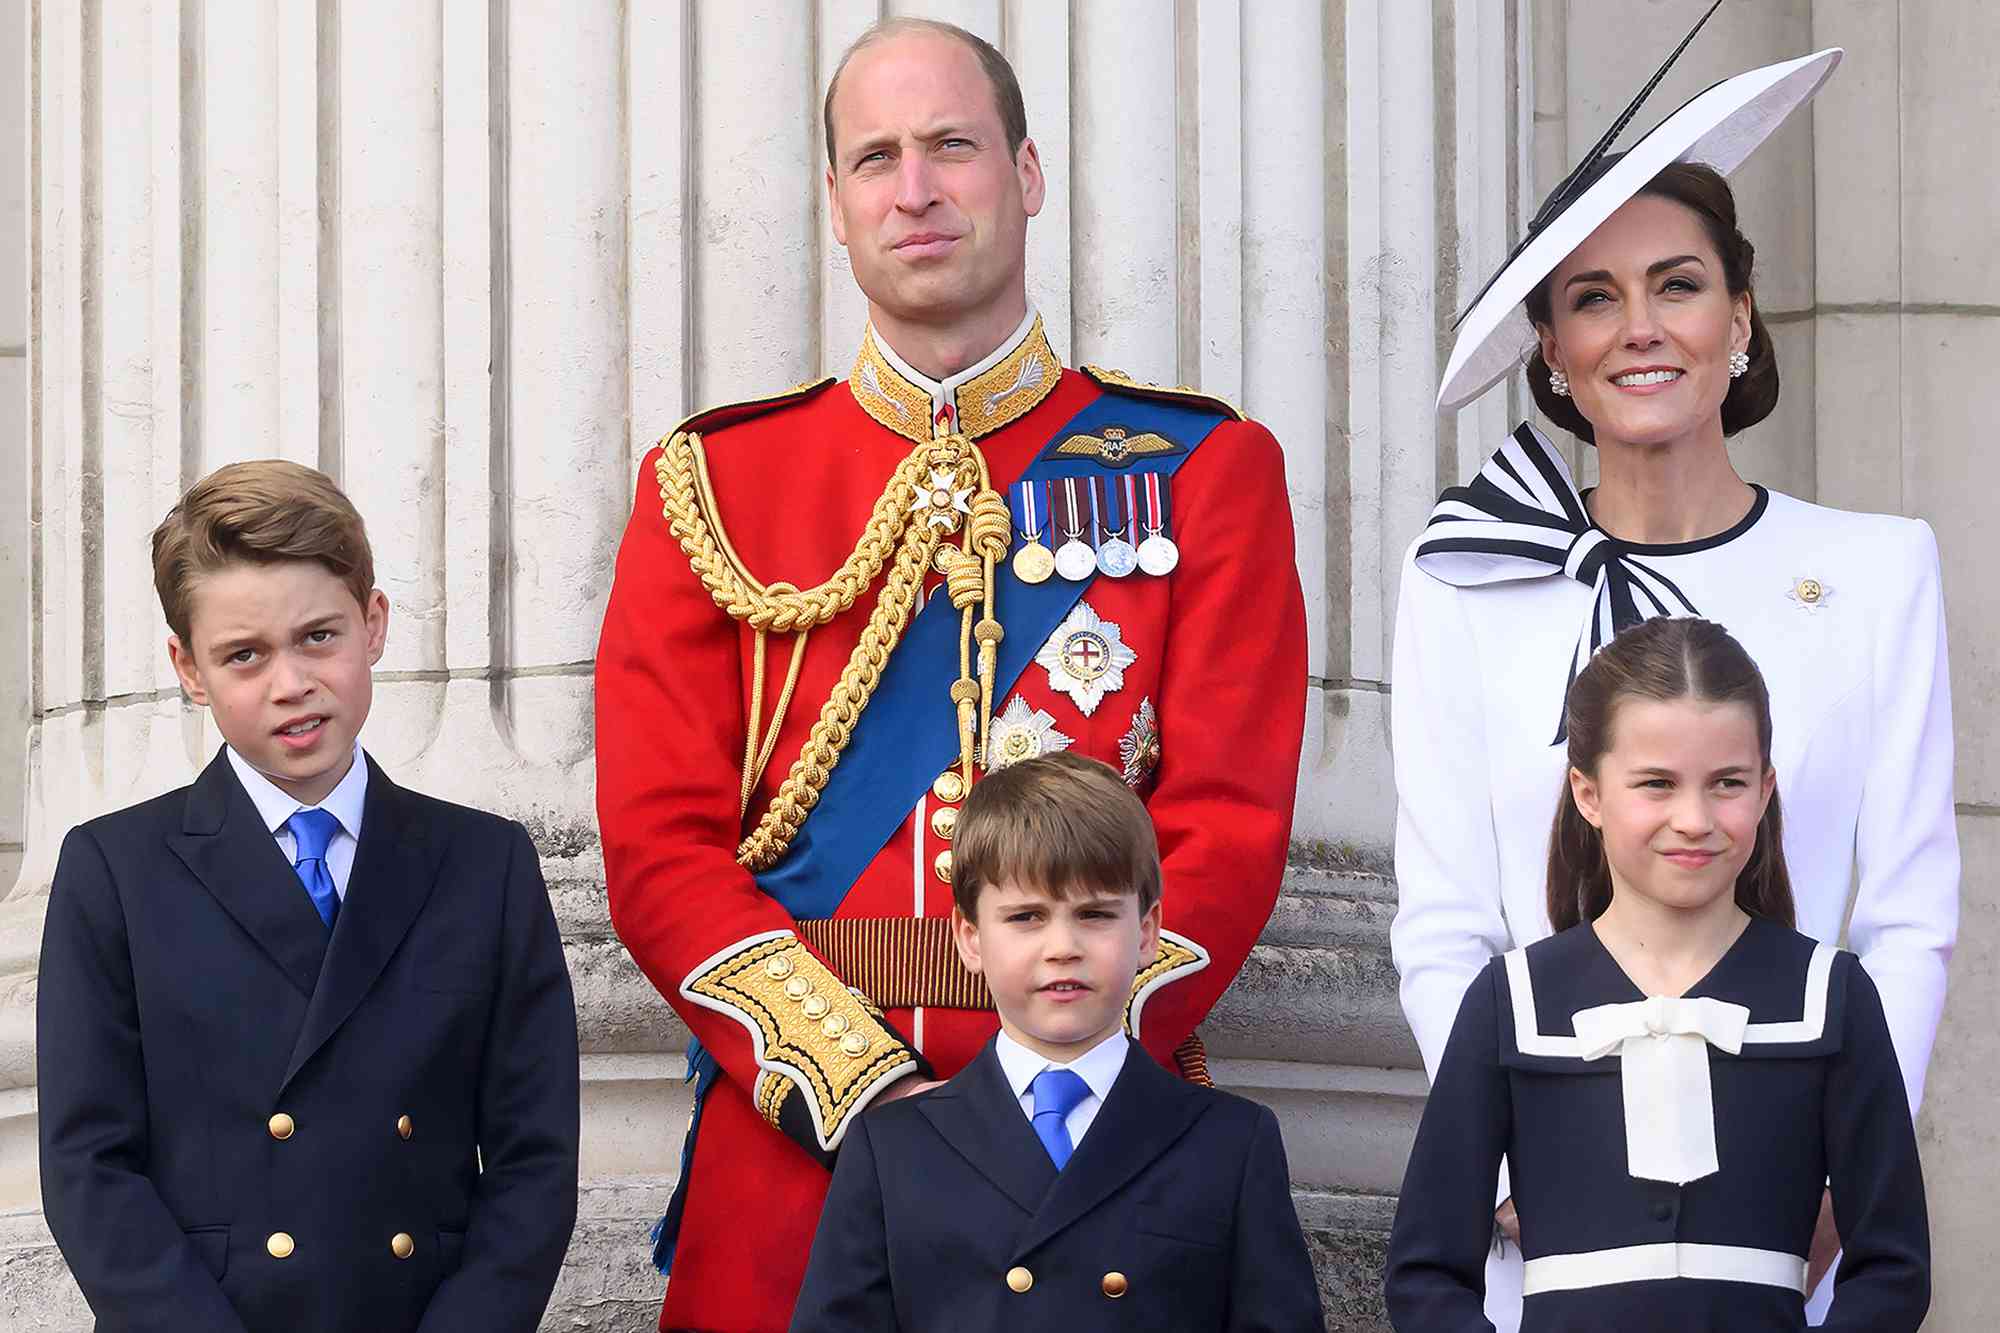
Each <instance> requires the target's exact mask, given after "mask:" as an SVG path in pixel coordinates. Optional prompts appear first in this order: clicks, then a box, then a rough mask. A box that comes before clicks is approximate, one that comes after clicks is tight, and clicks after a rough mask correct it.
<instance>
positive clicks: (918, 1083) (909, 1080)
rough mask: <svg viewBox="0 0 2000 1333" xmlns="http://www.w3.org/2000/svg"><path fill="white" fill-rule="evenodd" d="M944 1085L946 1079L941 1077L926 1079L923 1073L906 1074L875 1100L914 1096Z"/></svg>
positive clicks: (894, 1099)
mask: <svg viewBox="0 0 2000 1333" xmlns="http://www.w3.org/2000/svg"><path fill="white" fill-rule="evenodd" d="M943 1086H944V1080H943V1079H941V1078H933V1079H926V1078H925V1077H923V1076H922V1075H921V1074H905V1075H903V1076H902V1077H901V1078H899V1079H897V1080H896V1081H895V1082H894V1083H891V1084H890V1085H889V1086H888V1087H887V1088H884V1089H883V1090H882V1094H881V1096H879V1097H877V1098H876V1099H875V1100H876V1101H878V1102H893V1101H897V1100H899V1099H901V1098H904V1097H914V1096H916V1095H917V1094H918V1093H920V1092H929V1091H930V1090H931V1089H932V1088H941V1087H943Z"/></svg>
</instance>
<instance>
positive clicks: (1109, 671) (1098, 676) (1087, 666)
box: [1035, 602, 1139, 717]
mask: <svg viewBox="0 0 2000 1333" xmlns="http://www.w3.org/2000/svg"><path fill="white" fill-rule="evenodd" d="M1138 660H1139V654H1137V653H1135V652H1133V651H1132V650H1131V649H1130V648H1127V647H1126V646H1125V639H1124V636H1123V634H1122V633H1121V632H1120V631H1119V628H1118V622H1117V621H1115V620H1105V619H1103V618H1102V617H1100V616H1099V615H1098V614H1097V612H1095V611H1093V610H1091V609H1090V603H1088V602H1078V603H1077V604H1076V607H1075V609H1073V610H1072V611H1071V612H1070V613H1069V618H1068V619H1066V620H1064V621H1063V623H1062V624H1060V625H1058V626H1056V632H1055V633H1053V634H1051V635H1050V636H1049V641H1048V642H1047V643H1045V644H1043V645H1042V650H1041V651H1040V652H1038V653H1036V654H1035V665H1037V666H1040V667H1044V668H1046V669H1047V670H1048V673H1049V688H1050V689H1052V690H1058V691H1060V692H1062V693H1063V694H1067V695H1068V696H1069V697H1070V698H1071V699H1073V700H1075V702H1076V707H1077V711H1078V712H1080V713H1082V714H1083V715H1084V716H1085V717H1089V716H1090V715H1091V714H1092V713H1094V712H1096V711H1097V705H1098V704H1100V703H1102V702H1104V696H1105V695H1107V694H1110V693H1112V692H1113V691H1116V690H1120V689H1123V688H1124V686H1125V668H1126V667H1128V666H1131V665H1132V664H1133V663H1134V662H1136V661H1138Z"/></svg>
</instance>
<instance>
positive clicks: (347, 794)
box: [223, 741, 368, 842]
mask: <svg viewBox="0 0 2000 1333" xmlns="http://www.w3.org/2000/svg"><path fill="white" fill-rule="evenodd" d="M223 753H225V754H227V755H228V756H229V766H230V767H231V768H233V769H235V770H236V780H237V781H238V782H240V783H242V784H243V790H244V791H246V792H248V793H249V795H250V803H251V804H252V805H254V806H256V807H257V817H258V818H259V819H262V820H263V821H264V827H265V829H266V830H268V831H269V832H270V833H272V834H273V835H275V834H276V833H277V832H278V830H279V829H281V828H283V827H284V826H285V821H286V820H288V819H290V818H291V817H292V816H293V815H294V814H297V813H298V812H299V811H301V810H305V809H309V808H310V807H308V806H306V805H305V804H304V803H302V802H301V801H299V800H298V798H296V797H294V796H291V795H288V794H287V793H285V792H283V791H281V790H279V788H278V786H277V784H276V783H274V782H272V781H271V780H270V779H269V778H267V777H265V776H264V775H263V774H262V773H259V772H258V771H257V770H256V769H255V768H253V767H251V765H250V761H249V760H247V759H245V758H244V757H243V756H242V755H240V754H238V753H236V747H235V746H233V745H225V746H224V747H223ZM367 795H368V760H367V757H366V756H365V755H363V754H362V752H361V742H360V741H356V742H354V762H353V763H352V764H349V765H348V767H347V776H346V777H344V778H342V779H341V780H340V782H339V784H338V785H337V786H335V787H334V789H333V790H332V791H330V792H328V793H327V794H326V799H325V800H323V801H321V802H320V803H319V808H320V809H322V810H324V811H326V812H327V813H328V814H330V815H332V816H333V817H334V818H335V819H337V820H339V821H340V827H341V830H342V831H343V832H345V833H346V834H347V836H348V837H350V838H353V839H354V840H355V841H357V842H358V841H360V839H361V809H362V806H363V805H364V804H365V802H366V798H367Z"/></svg>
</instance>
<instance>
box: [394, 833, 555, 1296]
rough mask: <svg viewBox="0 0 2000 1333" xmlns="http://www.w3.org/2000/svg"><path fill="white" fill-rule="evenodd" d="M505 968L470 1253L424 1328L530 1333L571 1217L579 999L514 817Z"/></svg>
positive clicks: (483, 1100) (488, 1071) (483, 1091)
mask: <svg viewBox="0 0 2000 1333" xmlns="http://www.w3.org/2000/svg"><path fill="white" fill-rule="evenodd" d="M508 834H509V838H510V843H511V845H510V847H509V848H508V856H507V871H506V888H505V893H504V896H503V898H502V900H501V908H500V910H501V911H502V912H503V913H504V914H505V915H504V918H503V920H502V924H501V932H500V950H501V953H500V962H499V967H500V975H499V978H498V983H497V986H496V989H495V999H494V1005H493V1015H492V1018H491V1020H490V1021H489V1023H488V1027H487V1033H486V1047H485V1050H484V1051H483V1052H482V1053H481V1056H480V1063H479V1109H478V1133H479V1160H480V1172H479V1184H478V1186H477V1189H476V1190H475V1192H474V1194H473V1196H472V1215H471V1217H470V1219H469V1220H468V1223H467V1226H466V1233H465V1259H464V1262H463V1264H462V1265H461V1266H460V1268H459V1270H458V1271H457V1272H456V1273H453V1274H452V1275H451V1276H450V1277H448V1278H446V1279H445V1280H444V1282H443V1283H442V1284H440V1285H439V1287H438V1289H437V1292H436V1294H435V1295H433V1296H432V1297H431V1302H430V1305H429V1307H428V1308H427V1309H426V1310H425V1311H424V1319H423V1323H422V1324H421V1325H420V1326H419V1333H456V1331H457V1330H460V1329H469V1328H477V1329H481V1330H485V1331H486V1333H503V1331H504V1333H534V1330H535V1329H536V1328H537V1327H539V1326H540V1324H541V1321H542V1312H543V1310H544V1309H546V1308H547V1306H548V1303H549V1295H550V1293H551V1292H553V1291H554V1290H555V1285H556V1277H557V1275H558V1274H559V1273H560V1272H561V1271H562V1261H563V1255H564V1253H565V1252H566V1251H567V1250H568V1249H569V1240H570V1233H571V1231H572V1230H573V1229H574V1228H575V1226H576V1192H577V1184H576V1181H577V1132H578V1121H579V1116H580V1107H579V1100H578V1093H579V1087H578V1084H579V1071H578V1058H577V1036H576V1001H575V998H574V996H573V995H572V994H571V991H570V984H569V967H568V964H567V963H566V962H565V961H564V959H563V951H562V936H561V934H560V933H559V932H558V930H557V928H556V918H555V913H554V911H553V910H552V909H551V908H550V906H549V893H548V889H547V887H546V886H545V885H544V884H543V882H542V867H541V862H540V860H539V859H538V858H537V857H536V855H535V845H534V843H533V842H532V841H531V840H530V839H529V837H528V832H527V830H526V829H524V828H522V827H521V826H520V825H519V824H510V825H508Z"/></svg>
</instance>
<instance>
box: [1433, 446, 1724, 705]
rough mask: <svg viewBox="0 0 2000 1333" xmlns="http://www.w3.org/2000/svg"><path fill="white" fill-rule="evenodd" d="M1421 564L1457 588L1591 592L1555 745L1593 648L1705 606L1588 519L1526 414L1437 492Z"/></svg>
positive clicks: (1562, 467)
mask: <svg viewBox="0 0 2000 1333" xmlns="http://www.w3.org/2000/svg"><path fill="white" fill-rule="evenodd" d="M1417 568H1419V569H1421V570H1423V571H1424V572H1425V573H1426V574H1429V575H1430V576H1431V577H1432V578H1435V579H1437V580H1439V581H1440V582H1444V583H1449V584H1452V585H1454V586H1456V587H1460V588H1466V587H1477V586H1480V585H1482V584H1487V583H1506V582H1510V581H1512V580H1515V579H1539V578H1547V577H1549V576H1550V575H1554V574H1566V575H1568V576H1569V577H1570V578H1573V579H1575V580H1576V581H1577V582H1578V583H1581V584H1582V585H1583V586H1584V587H1586V588H1589V589H1590V590H1591V592H1592V593H1593V594H1594V596H1593V598H1592V602H1591V611H1590V617H1589V619H1588V620H1587V621H1586V622H1585V624H1584V627H1583V631H1582V633H1580V634H1579V635H1578V636H1577V641H1576V651H1575V652H1574V653H1573V654H1571V656H1570V664H1569V679H1568V680H1566V681H1564V682H1563V698H1564V701H1565V707H1564V709H1563V710H1562V712H1561V714H1559V715H1558V717H1557V718H1556V738H1555V741H1554V742H1552V743H1553V744H1557V745H1560V744H1561V743H1562V742H1563V741H1564V740H1566V739H1568V736H1569V728H1568V723H1567V717H1568V708H1567V700H1568V697H1569V687H1570V685H1571V684H1572V683H1574V682H1575V680H1576V676H1577V673H1578V672H1579V671H1581V670H1583V668H1584V667H1585V666H1587V665H1588V664H1589V662H1590V659H1591V655H1592V654H1594V653H1595V652H1596V651H1597V650H1598V649H1599V648H1602V647H1603V646H1604V645H1605V644H1607V643H1609V642H1610V641H1611V639H1612V638H1613V637H1614V636H1616V635H1617V634H1618V632H1619V631H1621V630H1626V629H1630V628H1631V627H1632V626H1634V625H1636V624H1638V623H1639V622H1640V621H1642V620H1650V619H1651V618H1652V617H1654V616H1675V615H1688V616H1692V615H1699V614H1700V612H1698V611H1696V610H1695V609H1694V605H1693V603H1691V602H1689V601H1688V599H1687V594H1685V593H1683V592H1682V591H1681V590H1680V589H1679V588H1677V587H1675V586H1674V582H1673V580H1672V579H1669V578H1668V577H1667V576H1666V575H1664V574H1662V573H1660V572H1659V571H1658V570H1657V569H1653V568H1652V567H1650V566H1648V565H1646V564H1643V563H1641V562H1640V561H1638V560H1636V559H1634V558H1633V556H1632V553H1631V550H1630V548H1628V547H1627V546H1626V545H1625V544H1624V543H1623V542H1620V541H1619V540H1618V539H1617V538H1616V537H1613V536H1612V535H1611V534H1609V533H1607V532H1605V531H1604V530H1603V529H1601V528H1598V527H1596V526H1594V525H1593V524H1592V523H1591V521H1590V515H1589V513H1588V512H1586V511H1585V509H1584V507H1583V497H1582V496H1581V495H1579V494H1578V493H1577V489H1576V483H1575V482H1574V481H1572V480H1571V479H1570V475H1569V467H1568V465H1567V464H1565V463H1564V462H1563V459H1562V455H1561V454H1558V453H1557V452H1556V450H1555V446H1554V445H1552V444H1550V443H1549V442H1548V440H1547V439H1546V438H1544V437H1543V435H1542V433H1541V432H1540V431H1538V430H1536V429H1535V428H1534V427H1533V426H1531V425H1529V424H1528V423H1526V422H1523V423H1522V424H1521V425H1520V426H1519V427H1518V428H1517V429H1516V430H1515V431H1514V434H1513V435H1512V436H1511V437H1510V438H1509V439H1508V441H1507V443H1506V444H1504V445H1502V446H1501V447H1500V451H1499V452H1498V453H1496V454H1494V455H1493V457H1491V458H1489V459H1487V460H1486V466H1484V467H1482V468H1480V469H1479V475H1478V476H1476V477H1474V478H1473V479H1472V484H1471V485H1470V486H1454V487H1452V488H1451V489H1450V490H1448V491H1446V492H1445V493H1444V494H1443V495H1442V496H1440V497H1439V499H1438V502H1437V505H1436V507H1434V508H1433V509H1432V510H1431V518H1430V523H1429V525H1428V526H1427V527H1426V528H1425V529H1424V536H1423V539H1422V540H1421V541H1420V542H1418V543H1417Z"/></svg>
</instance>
